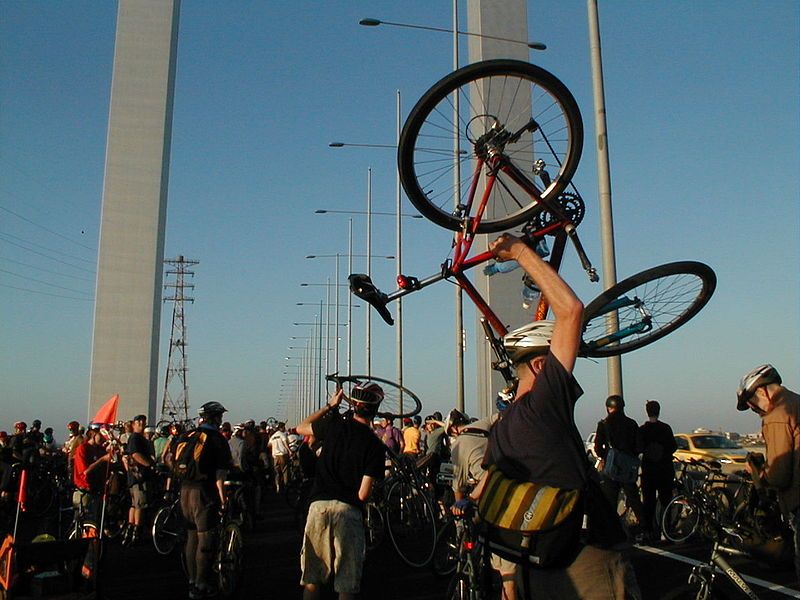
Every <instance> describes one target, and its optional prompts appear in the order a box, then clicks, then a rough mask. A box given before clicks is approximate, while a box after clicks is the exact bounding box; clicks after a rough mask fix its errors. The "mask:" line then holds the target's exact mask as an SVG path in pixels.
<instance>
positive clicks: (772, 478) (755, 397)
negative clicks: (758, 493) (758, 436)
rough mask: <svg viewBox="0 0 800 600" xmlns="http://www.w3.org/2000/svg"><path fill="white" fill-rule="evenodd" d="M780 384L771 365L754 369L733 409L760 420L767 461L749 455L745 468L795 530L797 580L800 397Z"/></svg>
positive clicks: (799, 557)
mask: <svg viewBox="0 0 800 600" xmlns="http://www.w3.org/2000/svg"><path fill="white" fill-rule="evenodd" d="M782 383H783V382H782V380H781V376H780V374H779V373H778V371H777V370H776V369H775V367H773V366H772V365H769V364H766V365H761V366H760V367H756V368H755V369H753V370H752V371H750V372H749V373H748V374H747V375H745V376H744V377H742V380H741V382H740V383H739V389H738V390H737V391H736V408H737V409H739V410H747V409H748V408H749V409H751V410H752V411H753V412H755V413H756V414H757V415H759V416H760V417H761V433H762V434H763V436H764V443H765V444H766V447H767V456H766V461H764V460H763V457H761V456H760V455H758V456H759V458H761V460H758V459H757V458H754V457H753V456H752V455H748V461H747V463H746V468H747V470H748V472H750V474H751V475H752V476H753V483H754V484H755V485H756V486H765V487H768V488H772V489H774V490H776V491H777V492H778V503H779V504H780V507H781V512H782V513H783V515H784V517H785V518H786V519H787V521H788V522H789V525H790V526H791V527H792V530H793V531H794V568H795V571H796V573H797V578H798V580H800V395H798V394H796V393H795V392H793V391H791V390H789V389H787V388H786V387H785V386H783V385H782Z"/></svg>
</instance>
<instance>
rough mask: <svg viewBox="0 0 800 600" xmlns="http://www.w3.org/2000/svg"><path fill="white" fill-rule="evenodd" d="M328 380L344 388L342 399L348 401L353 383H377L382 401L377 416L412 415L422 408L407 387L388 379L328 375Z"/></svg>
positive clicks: (395, 417) (398, 417) (415, 396)
mask: <svg viewBox="0 0 800 600" xmlns="http://www.w3.org/2000/svg"><path fill="white" fill-rule="evenodd" d="M326 379H327V380H328V381H333V382H336V384H337V386H341V387H342V389H343V390H344V400H345V402H347V403H348V404H349V403H350V390H351V389H352V388H353V387H354V386H355V385H360V384H363V383H366V382H371V383H377V384H378V385H379V386H381V389H382V390H383V401H382V402H381V405H380V407H379V411H378V416H379V417H387V418H390V419H402V418H405V417H413V416H414V415H416V414H419V411H421V410H422V401H421V400H420V399H419V397H418V396H417V395H416V394H415V393H414V392H412V391H411V390H409V389H408V388H407V387H405V386H402V385H399V384H397V383H395V382H394V381H391V380H389V379H384V378H382V377H375V376H372V375H342V376H339V375H328V376H327V377H326Z"/></svg>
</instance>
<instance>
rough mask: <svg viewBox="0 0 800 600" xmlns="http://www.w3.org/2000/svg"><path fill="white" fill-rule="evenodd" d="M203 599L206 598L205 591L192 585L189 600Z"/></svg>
mask: <svg viewBox="0 0 800 600" xmlns="http://www.w3.org/2000/svg"><path fill="white" fill-rule="evenodd" d="M201 598H205V596H204V595H203V591H202V590H201V589H200V588H198V587H197V586H196V585H190V586H189V600H200V599H201Z"/></svg>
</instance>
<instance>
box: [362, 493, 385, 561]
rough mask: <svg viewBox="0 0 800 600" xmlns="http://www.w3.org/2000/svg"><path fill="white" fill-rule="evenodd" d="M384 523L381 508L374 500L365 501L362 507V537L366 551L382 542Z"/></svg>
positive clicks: (373, 548) (370, 550)
mask: <svg viewBox="0 0 800 600" xmlns="http://www.w3.org/2000/svg"><path fill="white" fill-rule="evenodd" d="M385 529H386V523H385V522H384V519H383V513H382V512H381V509H380V508H379V507H378V505H376V504H375V503H374V502H367V505H366V506H365V507H364V538H365V542H366V546H367V552H372V551H373V550H375V548H377V547H378V546H380V545H381V542H383V534H384V531H385Z"/></svg>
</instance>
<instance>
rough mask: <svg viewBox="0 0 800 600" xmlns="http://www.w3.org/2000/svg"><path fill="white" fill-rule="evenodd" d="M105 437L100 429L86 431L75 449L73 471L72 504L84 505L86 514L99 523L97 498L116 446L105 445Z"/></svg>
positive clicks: (101, 491)
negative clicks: (84, 438) (83, 438)
mask: <svg viewBox="0 0 800 600" xmlns="http://www.w3.org/2000/svg"><path fill="white" fill-rule="evenodd" d="M104 443H105V439H104V438H103V434H102V433H100V430H99V429H90V430H89V431H88V432H86V441H84V442H83V443H82V444H81V445H80V446H78V448H77V449H76V450H75V459H74V462H75V468H74V469H73V473H72V483H73V485H75V493H74V494H73V496H72V504H73V506H74V507H75V508H76V509H77V508H78V507H82V508H83V509H84V511H85V512H86V516H87V517H89V518H90V519H91V520H94V522H95V523H97V502H96V500H97V498H98V497H99V496H100V494H102V493H103V487H104V486H105V482H106V478H107V476H108V466H109V463H110V462H111V460H112V459H113V457H114V447H113V446H109V448H108V450H106V449H105V448H104V447H103V444H104Z"/></svg>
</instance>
